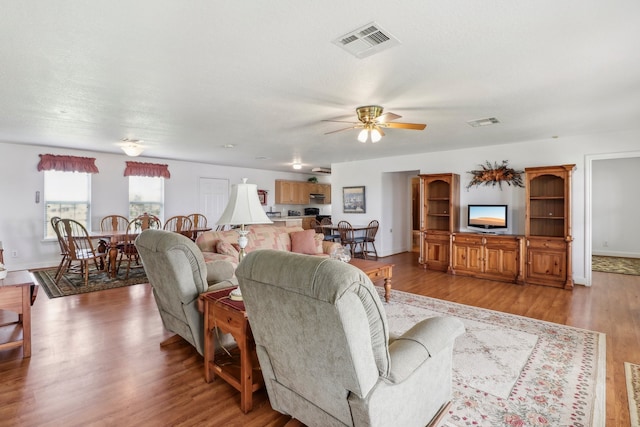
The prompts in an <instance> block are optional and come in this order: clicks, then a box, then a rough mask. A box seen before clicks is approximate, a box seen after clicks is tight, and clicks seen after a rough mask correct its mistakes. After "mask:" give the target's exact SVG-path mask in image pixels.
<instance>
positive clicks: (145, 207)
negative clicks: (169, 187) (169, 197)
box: [129, 176, 164, 219]
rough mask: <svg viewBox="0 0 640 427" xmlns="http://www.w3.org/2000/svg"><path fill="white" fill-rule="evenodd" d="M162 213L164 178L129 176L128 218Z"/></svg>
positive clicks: (158, 215)
mask: <svg viewBox="0 0 640 427" xmlns="http://www.w3.org/2000/svg"><path fill="white" fill-rule="evenodd" d="M145 212H146V213H148V214H152V215H156V216H157V217H159V218H160V219H162V218H163V215H164V178H157V177H153V178H151V177H147V176H129V218H135V217H137V216H140V215H142V214H144V213H145Z"/></svg>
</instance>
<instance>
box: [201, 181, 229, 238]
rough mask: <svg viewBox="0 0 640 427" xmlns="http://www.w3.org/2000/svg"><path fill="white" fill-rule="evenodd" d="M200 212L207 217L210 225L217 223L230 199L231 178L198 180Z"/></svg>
mask: <svg viewBox="0 0 640 427" xmlns="http://www.w3.org/2000/svg"><path fill="white" fill-rule="evenodd" d="M198 193H199V194H198V195H199V201H200V207H199V212H200V213H202V214H203V215H204V216H206V217H207V221H208V223H209V226H212V225H215V224H216V223H217V222H218V220H219V219H220V216H222V212H224V209H225V207H226V206H227V202H228V201H229V180H228V179H220V178H200V179H199V182H198Z"/></svg>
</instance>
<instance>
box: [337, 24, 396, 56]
mask: <svg viewBox="0 0 640 427" xmlns="http://www.w3.org/2000/svg"><path fill="white" fill-rule="evenodd" d="M333 44H335V45H336V46H339V47H341V48H343V49H344V50H346V51H347V52H349V53H350V54H352V55H353V56H355V57H356V58H365V57H367V56H371V55H373V54H374V53H378V52H380V51H382V50H385V49H388V48H390V47H392V46H396V45H399V44H400V40H398V39H397V38H395V37H394V36H392V35H391V33H389V32H388V31H386V30H383V29H382V28H380V26H379V25H378V24H376V23H375V22H371V23H370V24H367V25H365V26H363V27H360V28H358V29H357V30H354V31H351V32H349V33H347V34H345V35H343V36H341V37H338V38H337V39H335V40H333Z"/></svg>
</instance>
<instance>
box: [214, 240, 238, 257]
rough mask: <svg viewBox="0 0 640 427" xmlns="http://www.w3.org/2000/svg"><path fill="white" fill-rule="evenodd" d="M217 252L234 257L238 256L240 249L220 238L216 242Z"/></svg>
mask: <svg viewBox="0 0 640 427" xmlns="http://www.w3.org/2000/svg"><path fill="white" fill-rule="evenodd" d="M216 252H217V253H219V254H223V255H230V256H233V257H236V258H237V257H238V251H237V250H236V248H234V247H233V245H232V244H231V243H229V242H225V241H224V240H219V241H218V243H217V244H216Z"/></svg>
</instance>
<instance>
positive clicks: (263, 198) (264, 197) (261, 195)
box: [258, 190, 267, 205]
mask: <svg viewBox="0 0 640 427" xmlns="http://www.w3.org/2000/svg"><path fill="white" fill-rule="evenodd" d="M258 199H260V204H261V205H266V204H267V190H258Z"/></svg>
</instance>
